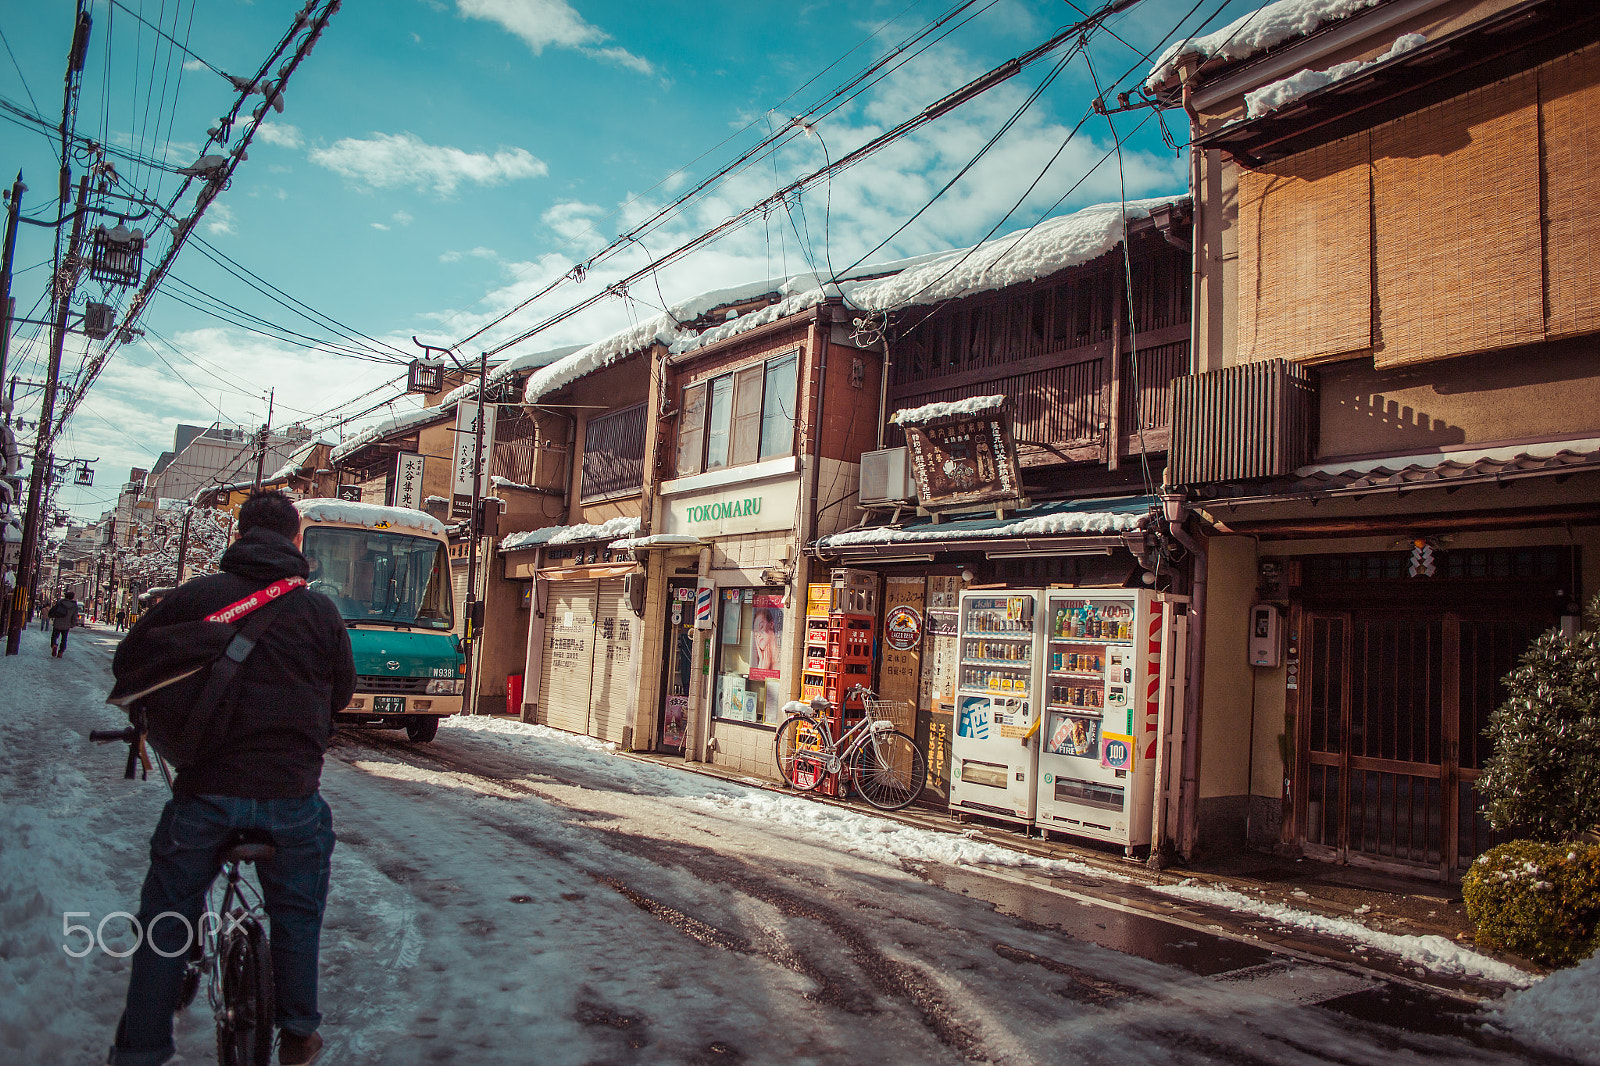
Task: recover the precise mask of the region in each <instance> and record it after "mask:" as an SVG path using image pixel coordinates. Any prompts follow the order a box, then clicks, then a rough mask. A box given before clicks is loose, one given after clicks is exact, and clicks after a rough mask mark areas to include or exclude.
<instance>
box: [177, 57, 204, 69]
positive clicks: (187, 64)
mask: <svg viewBox="0 0 1600 1066" xmlns="http://www.w3.org/2000/svg"><path fill="white" fill-rule="evenodd" d="M183 69H184V70H205V69H206V65H205V64H204V63H202V62H200V61H199V60H198V59H185V60H184V61H183Z"/></svg>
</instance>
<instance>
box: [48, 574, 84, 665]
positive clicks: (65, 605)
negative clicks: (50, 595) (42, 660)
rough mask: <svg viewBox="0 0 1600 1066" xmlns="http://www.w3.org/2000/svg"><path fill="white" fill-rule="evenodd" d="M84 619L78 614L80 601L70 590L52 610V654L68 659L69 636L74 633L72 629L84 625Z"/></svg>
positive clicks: (58, 657)
mask: <svg viewBox="0 0 1600 1066" xmlns="http://www.w3.org/2000/svg"><path fill="white" fill-rule="evenodd" d="M82 624H83V618H82V616H81V615H80V614H79V613H78V600H77V598H76V597H75V596H74V595H73V594H72V590H71V589H68V590H67V594H66V595H65V596H63V597H61V598H60V599H59V600H57V601H56V605H55V606H54V607H52V608H50V629H51V633H50V654H51V655H53V656H55V657H56V658H57V659H62V658H65V657H66V654H67V634H68V633H70V632H72V627H73V626H76V625H82Z"/></svg>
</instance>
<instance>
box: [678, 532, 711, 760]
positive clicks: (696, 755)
mask: <svg viewBox="0 0 1600 1066" xmlns="http://www.w3.org/2000/svg"><path fill="white" fill-rule="evenodd" d="M698 573H699V575H700V576H701V577H710V576H711V549H710V548H701V549H700V569H699V571H698ZM692 605H693V601H691V606H692ZM716 618H717V600H716V596H715V595H713V596H712V598H711V619H712V624H713V625H714V624H715V623H716ZM708 632H710V630H706V629H700V628H699V627H698V626H697V627H696V628H695V631H694V651H693V652H692V653H691V654H693V655H694V663H693V665H692V666H691V667H690V670H689V721H688V722H687V723H685V724H686V726H687V728H686V729H685V734H686V736H685V741H684V751H683V761H684V762H705V761H706V746H707V744H708V743H709V741H710V736H711V715H710V714H708V713H707V712H706V708H705V698H706V684H705V672H704V668H705V660H706V634H707V633H708Z"/></svg>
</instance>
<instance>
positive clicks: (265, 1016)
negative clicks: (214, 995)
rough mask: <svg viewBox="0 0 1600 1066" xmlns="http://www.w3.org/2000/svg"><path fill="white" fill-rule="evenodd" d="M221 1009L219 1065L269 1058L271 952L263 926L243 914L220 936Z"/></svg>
mask: <svg viewBox="0 0 1600 1066" xmlns="http://www.w3.org/2000/svg"><path fill="white" fill-rule="evenodd" d="M221 950H222V1009H221V1010H220V1011H218V1012H217V1062H218V1064H219V1066H268V1064H269V1063H270V1062H271V1061H272V1035H273V1033H272V1030H273V1004H272V952H271V950H270V949H269V947H268V945H267V933H266V930H264V929H262V928H261V923H260V922H258V921H256V920H255V919H254V918H246V919H245V920H244V921H242V922H240V923H239V924H238V925H237V926H236V927H234V928H232V929H230V930H229V932H228V933H227V935H226V936H225V937H223V941H222V949H221Z"/></svg>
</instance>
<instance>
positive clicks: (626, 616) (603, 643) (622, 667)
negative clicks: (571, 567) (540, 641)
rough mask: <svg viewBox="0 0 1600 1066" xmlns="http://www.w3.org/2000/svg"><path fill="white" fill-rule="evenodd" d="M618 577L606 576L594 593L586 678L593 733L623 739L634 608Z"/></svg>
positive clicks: (605, 738) (621, 740) (591, 733)
mask: <svg viewBox="0 0 1600 1066" xmlns="http://www.w3.org/2000/svg"><path fill="white" fill-rule="evenodd" d="M624 587H625V586H624V582H623V579H622V578H620V577H613V578H605V579H603V580H602V581H600V583H599V587H598V589H597V591H596V593H595V627H594V629H595V634H594V636H595V639H594V666H593V673H592V675H591V676H590V679H589V693H590V696H589V728H588V730H587V731H588V733H589V735H590V736H592V737H598V738H599V739H601V740H605V741H609V742H611V743H613V744H621V743H623V742H624V738H623V730H624V729H625V728H626V727H627V725H628V660H629V658H630V655H631V653H632V650H633V611H632V610H631V609H630V608H629V607H628V598H627V595H626V594H625V592H624Z"/></svg>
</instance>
